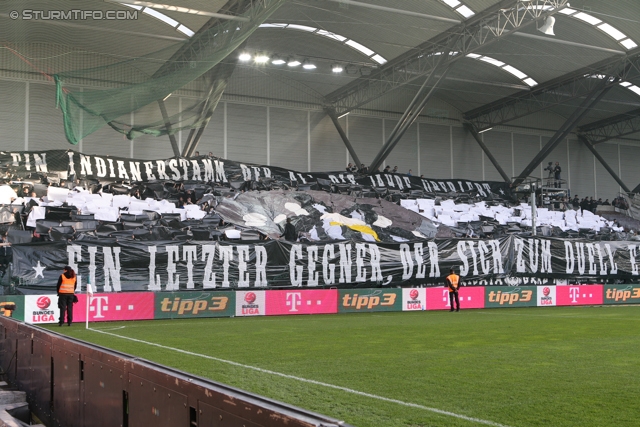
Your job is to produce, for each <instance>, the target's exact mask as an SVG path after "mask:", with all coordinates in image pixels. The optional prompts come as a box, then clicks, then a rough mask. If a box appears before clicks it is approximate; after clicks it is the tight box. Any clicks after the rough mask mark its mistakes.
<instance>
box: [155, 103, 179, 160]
mask: <svg viewBox="0 0 640 427" xmlns="http://www.w3.org/2000/svg"><path fill="white" fill-rule="evenodd" d="M158 106H159V107H160V112H161V113H162V119H163V120H164V125H165V126H166V127H167V132H168V135H169V141H170V142H171V148H172V149H173V155H174V156H176V157H178V156H180V148H179V147H178V141H176V136H175V135H174V134H173V133H171V122H170V121H169V114H167V107H165V105H164V99H158Z"/></svg>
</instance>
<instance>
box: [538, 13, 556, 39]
mask: <svg viewBox="0 0 640 427" xmlns="http://www.w3.org/2000/svg"><path fill="white" fill-rule="evenodd" d="M555 23H556V18H554V17H553V16H550V17H548V18H547V20H546V21H545V22H544V25H543V26H542V27H540V28H538V31H540V32H541V33H544V34H546V35H548V36H555V33H554V32H553V25H554V24H555Z"/></svg>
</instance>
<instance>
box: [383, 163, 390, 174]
mask: <svg viewBox="0 0 640 427" xmlns="http://www.w3.org/2000/svg"><path fill="white" fill-rule="evenodd" d="M383 172H384V173H389V172H391V166H389V165H387V166H386V167H385V168H384V171H383Z"/></svg>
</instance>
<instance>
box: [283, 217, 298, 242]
mask: <svg viewBox="0 0 640 427" xmlns="http://www.w3.org/2000/svg"><path fill="white" fill-rule="evenodd" d="M280 237H284V238H285V240H287V241H289V242H295V241H296V240H298V233H297V232H296V227H295V226H294V225H293V224H291V218H287V224H286V225H285V226H284V233H282V235H281V236H280Z"/></svg>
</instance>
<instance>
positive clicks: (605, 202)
mask: <svg viewBox="0 0 640 427" xmlns="http://www.w3.org/2000/svg"><path fill="white" fill-rule="evenodd" d="M602 204H603V205H605V206H611V203H609V199H605V200H604V202H603V203H602Z"/></svg>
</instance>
